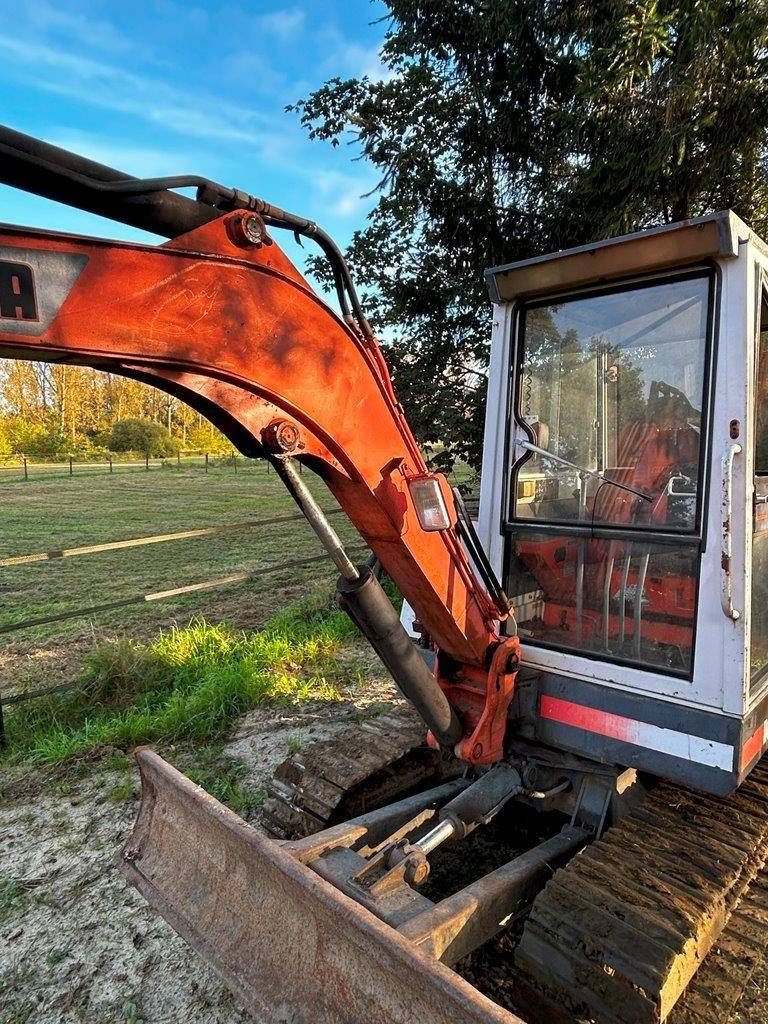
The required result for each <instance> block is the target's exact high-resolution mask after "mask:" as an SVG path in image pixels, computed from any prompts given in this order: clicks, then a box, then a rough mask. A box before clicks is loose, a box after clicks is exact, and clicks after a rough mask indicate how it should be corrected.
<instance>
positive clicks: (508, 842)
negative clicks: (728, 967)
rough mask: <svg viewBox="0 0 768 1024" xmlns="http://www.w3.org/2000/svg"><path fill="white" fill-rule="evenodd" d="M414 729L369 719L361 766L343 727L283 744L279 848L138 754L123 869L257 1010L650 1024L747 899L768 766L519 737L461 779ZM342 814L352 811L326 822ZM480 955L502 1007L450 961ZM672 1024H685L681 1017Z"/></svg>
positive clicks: (758, 861) (762, 854) (266, 1014)
mask: <svg viewBox="0 0 768 1024" xmlns="http://www.w3.org/2000/svg"><path fill="white" fill-rule="evenodd" d="M418 728H419V726H418V720H417V719H416V717H415V715H414V714H413V713H412V712H411V711H400V712H397V711H396V712H393V713H390V714H387V715H385V716H383V721H380V722H378V723H377V722H376V720H374V721H373V722H372V723H370V728H369V730H368V736H367V739H368V740H375V739H376V737H377V735H378V737H379V738H383V737H385V736H386V737H387V742H385V743H381V744H379V745H378V756H375V755H374V754H373V753H372V751H373V750H374V749H376V748H377V745H376V744H375V743H368V744H367V746H366V749H367V751H368V754H367V758H366V759H364V760H363V761H362V762H361V761H360V759H359V757H358V756H357V755H358V750H357V747H356V745H355V741H356V740H357V743H358V744H359V737H360V733H359V728H358V729H351V728H350V729H347V730H343V731H342V732H341V733H340V734H338V735H337V736H336V737H335V738H333V739H332V740H325V741H319V742H317V743H315V744H310V745H309V746H307V747H305V748H304V749H303V750H302V751H301V752H300V753H298V754H294V755H293V756H292V757H290V758H289V759H288V760H287V761H286V762H284V764H283V765H281V766H280V767H279V768H278V770H277V772H276V775H275V779H274V780H273V782H272V783H271V784H270V786H269V792H270V796H269V799H268V800H267V803H266V805H265V808H264V819H263V823H264V824H265V826H266V827H267V829H268V830H270V831H271V832H272V833H273V834H278V835H280V836H281V837H285V836H287V835H290V836H291V837H292V838H291V839H287V840H286V839H285V838H281V840H280V841H279V842H277V843H275V842H267V841H265V840H264V839H263V838H262V837H261V836H260V835H259V834H258V833H257V832H256V831H255V830H253V829H252V828H250V827H249V826H247V825H245V824H244V823H243V822H242V821H240V820H239V819H237V818H236V817H235V816H234V815H232V814H231V813H230V812H228V811H227V810H226V809H225V808H223V807H221V806H220V805H218V804H217V803H216V802H215V801H214V800H213V799H212V798H211V797H209V796H207V794H205V793H202V792H201V791H200V790H199V789H197V788H196V787H193V786H191V785H190V784H189V783H188V781H187V780H186V779H185V778H184V777H183V776H181V775H180V774H179V773H177V772H176V771H175V770H174V769H173V768H171V767H170V766H169V765H167V764H166V763H165V762H164V761H162V759H160V758H159V757H158V756H157V755H156V754H154V753H152V752H151V751H148V750H146V751H142V752H140V753H139V755H138V756H139V764H140V767H141V771H142V783H143V787H142V792H143V798H142V808H141V812H140V814H139V819H138V822H137V826H136V830H135V833H134V836H133V837H132V839H131V840H130V841H129V843H128V846H127V847H126V850H125V852H124V858H123V870H124V872H125V873H126V875H127V877H128V878H129V879H130V880H131V881H132V882H134V884H136V885H137V886H138V887H139V888H140V889H141V891H142V892H143V893H144V894H145V896H146V897H147V898H148V899H149V900H150V902H151V903H153V905H155V906H156V907H157V909H158V910H160V912H161V913H162V914H163V915H164V916H166V917H168V919H169V920H171V921H172V923H173V924H174V926H175V927H177V928H178V930H180V931H181V933H182V934H184V935H185V936H186V937H187V939H188V940H189V941H190V942H191V943H192V945H194V946H195V947H196V948H197V949H199V950H201V951H202V952H204V954H205V955H206V956H207V957H209V958H211V959H213V960H214V962H215V963H216V965H217V967H218V968H219V970H220V971H221V973H222V975H223V976H224V978H225V980H227V981H228V983H229V984H230V985H231V986H232V987H233V989H234V991H235V992H236V993H237V994H238V996H239V998H240V1000H241V1001H242V1002H243V1004H244V1005H245V1006H246V1007H249V1008H250V1009H251V1010H252V1011H253V1012H255V1013H256V1014H257V1015H259V1016H260V1017H261V1018H262V1019H264V1020H274V1021H296V1022H300V1021H305V1020H306V1021H310V1020H311V1021H328V1022H331V1021H339V1020H348V1021H350V1022H351V1021H359V1020H363V1019H368V1018H369V1016H373V1015H378V1016H379V1017H381V1016H383V1018H384V1019H387V1020H393V1021H399V1020H403V1021H405V1020H414V1019H420V1020H423V1021H428V1022H429V1024H431V1022H432V1021H441V1020H446V1021H448V1020H451V1021H455V1020H467V1021H473V1022H479V1021H491V1020H493V1021H499V1022H500V1021H504V1022H506V1024H510V1022H512V1021H514V1020H516V1019H519V1018H517V1017H516V1016H514V1015H513V1014H514V1013H523V1014H525V1017H526V1019H529V1020H538V1019H546V1020H551V1019H552V1020H556V1019H562V1020H574V1019H577V1020H581V1019H590V1020H594V1021H596V1022H599V1024H645V1022H648V1024H651V1022H657V1021H663V1020H666V1019H667V1018H668V1017H669V1015H670V1014H671V1013H672V1011H673V1008H675V1006H676V1004H678V1000H679V999H680V997H681V995H682V994H683V993H684V992H685V991H686V988H687V987H688V985H689V983H690V982H691V980H692V979H693V978H694V976H695V975H696V972H697V971H698V970H699V968H700V967H701V965H702V963H704V962H705V958H706V957H707V955H708V954H709V953H710V950H712V948H713V947H714V946H715V945H716V944H717V943H718V940H719V939H720V937H721V936H723V935H724V933H725V934H727V928H728V925H729V921H731V920H732V915H734V914H736V915H738V914H739V912H740V910H741V909H742V908H743V907H745V906H747V905H748V903H749V901H750V900H754V899H755V898H757V899H758V901H760V899H762V898H763V897H762V896H761V891H762V890H761V889H760V883H759V882H758V884H757V887H756V889H751V888H750V886H751V883H752V882H753V881H754V880H755V878H756V876H758V874H759V872H760V870H761V868H762V866H763V865H764V863H765V861H766V858H767V857H768V822H766V821H765V815H764V813H763V806H764V800H765V797H766V795H767V794H768V766H765V767H763V766H762V765H761V766H758V768H757V769H756V770H755V771H754V772H753V774H752V776H751V777H750V780H749V782H748V783H747V784H745V785H744V786H743V787H742V788H741V789H740V790H739V792H738V794H737V795H736V796H735V797H731V798H728V799H725V798H721V797H716V796H707V795H704V794H697V793H693V792H691V791H688V790H685V789H683V788H681V787H677V786H673V785H671V784H669V783H660V784H656V785H654V784H653V783H649V785H646V784H644V781H643V780H640V779H638V777H637V774H636V772H634V771H632V770H624V771H617V770H615V769H612V768H607V767H605V766H600V765H597V764H594V763H593V764H589V763H588V762H586V761H584V760H583V759H580V758H576V757H574V756H568V755H563V754H562V753H560V752H556V751H551V750H546V749H545V748H535V747H534V746H533V745H525V744H521V745H520V747H519V749H517V750H516V751H515V752H510V754H509V757H508V760H507V761H505V762H503V763H502V764H499V765H496V766H495V767H493V768H490V769H487V770H482V771H475V772H474V773H468V772H463V773H461V774H459V773H458V769H459V767H460V766H459V764H458V762H456V761H454V760H453V759H446V758H445V757H441V756H440V755H439V754H437V752H435V751H434V750H431V749H430V748H429V747H428V746H426V745H425V744H424V743H419V742H415V743H413V745H412V746H410V747H409V749H407V750H406V749H404V747H405V744H406V742H407V741H408V740H409V739H410V740H414V739H415V737H416V736H417V735H418ZM355 766H356V767H355ZM329 776H330V778H329ZM344 776H346V778H347V779H348V782H349V785H348V787H346V788H345V787H344V785H343V784H340V783H341V780H342V778H343V777H344ZM287 780H291V781H287ZM414 790H415V792H413V791H414ZM404 791H411V792H410V793H409V795H407V796H400V798H399V799H395V800H394V802H387V795H388V796H389V797H390V798H391V797H393V796H398V795H400V794H402V793H403V792H404ZM353 807H357V809H358V810H360V809H361V808H367V809H366V810H363V811H362V813H359V814H357V815H356V816H353V817H351V818H348V819H347V820H339V819H340V817H341V815H342V814H343V812H344V809H345V808H347V809H351V808H353ZM185 836H186V837H187V838H186V839H184V837H185ZM182 845H185V846H186V847H188V849H189V854H190V855H189V859H187V858H186V857H185V856H184V855H183V854H181V846H182ZM211 873H213V876H214V877H215V878H216V882H215V883H214V884H212V879H211ZM764 916H765V919H766V924H768V915H765V914H764ZM235 921H237V922H239V923H238V925H237V928H235ZM498 936H503V938H502V939H501V941H500V942H499V941H498V940H497V937H498ZM494 940H497V941H496V942H495V944H494ZM369 941H370V942H375V943H376V951H375V952H374V950H373V948H372V947H371V946H369ZM381 943H383V947H382V946H381V945H380V944H381ZM285 948H290V949H291V950H293V951H294V953H295V960H294V959H292V965H291V970H290V971H289V972H288V974H286V973H285V971H281V970H280V969H279V967H278V962H283V961H282V958H281V956H280V953H279V951H280V949H285ZM382 949H383V950H384V952H382ZM489 949H493V950H494V952H493V954H492V955H491V954H488V952H487V950H489ZM489 955H491V956H492V963H493V971H492V975H493V977H494V979H495V981H494V982H493V984H491V986H490V989H489V991H490V992H491V993H492V994H493V995H494V996H495V997H496V999H498V1000H499V1001H500V1002H501V1003H502V1006H505V1007H508V1009H503V1008H502V1007H499V1006H495V1005H494V1004H493V1003H490V1002H489V1001H488V1000H486V999H485V998H483V997H480V996H479V995H478V993H477V991H476V990H471V991H472V992H473V994H472V996H471V999H470V998H469V997H468V994H467V987H466V984H465V982H464V981H463V979H462V974H466V975H467V976H468V977H469V978H471V979H472V980H473V981H474V982H477V981H478V979H477V977H476V974H477V972H478V966H477V965H478V963H480V962H481V961H482V958H483V957H484V956H485V957H486V959H487V958H488V957H489ZM273 956H274V957H275V958H276V959H275V962H274V963H272V961H271V959H270V958H271V957H273ZM478 958H479V959H478ZM449 967H454V968H456V970H457V971H458V973H456V971H449V970H447V968H449ZM382 971H383V974H382V973H381V972H382ZM270 972H273V973H270ZM335 972H340V973H338V974H336V973H335ZM393 972H394V974H395V975H396V978H397V983H396V984H393V983H392V977H391V976H392V974H393ZM342 973H343V978H342ZM710 973H712V974H713V975H714V979H715V983H717V979H718V969H717V965H716V964H715V965H713V968H712V971H711V972H710ZM723 973H724V972H723V969H722V967H720V970H719V975H723ZM727 973H728V977H729V984H730V988H731V992H730V997H731V1001H733V998H734V996H735V994H736V991H738V992H740V991H741V988H740V987H739V983H738V981H737V976H738V972H736V975H734V974H733V971H729V972H727ZM742 973H744V972H743V971H742ZM256 977H258V978H259V982H258V985H257V984H256V983H255V980H254V979H255V978H256ZM265 977H272V982H271V983H270V984H269V985H268V986H266V987H265V985H264V979H265ZM387 977H390V981H389V982H387V981H386V978H387ZM321 979H322V996H321V995H320V992H319V987H320V980H321ZM746 980H747V979H746V977H744V978H743V979H742V981H743V983H744V984H746ZM314 985H317V986H318V988H317V989H315V990H314V993H313V995H312V997H311V998H310V997H309V994H308V993H309V989H310V988H312V987H313V986H314ZM481 987H482V985H481ZM722 987H723V984H722V978H721V979H720V988H721V989H722ZM266 991H269V992H271V993H274V996H275V999H274V1005H272V1004H270V1005H265V1004H263V1003H262V1002H261V1001H260V999H261V998H262V997H260V996H258V995H257V992H260V993H262V994H263V993H264V992H266ZM692 992H693V993H694V994H695V987H694V989H692ZM419 999H422V1000H426V1002H425V1003H424V1005H423V1006H421V1008H420V1010H419V1016H418V1017H415V1016H414V1013H415V1010H414V1007H415V1006H417V1005H419V1003H418V1000H419ZM694 1002H695V999H694ZM288 1005H290V1006H291V1007H293V1010H291V1011H290V1012H291V1014H293V1015H292V1016H291V1015H287V1016H286V1014H287V1013H288V1011H287V1010H284V1009H283V1007H284V1006H288ZM296 1007H306V1009H305V1010H297V1009H296ZM692 1013H693V1014H694V1015H693V1016H691V1014H692ZM542 1015H544V1016H542ZM671 1019H673V1020H680V1021H689V1022H690V1024H695V1022H696V1017H695V1011H694V1010H688V1009H687V1008H686V1006H685V1004H683V1005H681V1006H680V1005H679V1006H678V1008H677V1010H676V1011H675V1016H674V1017H673V1018H671Z"/></svg>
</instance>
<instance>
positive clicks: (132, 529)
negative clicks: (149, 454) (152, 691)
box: [0, 461, 359, 693]
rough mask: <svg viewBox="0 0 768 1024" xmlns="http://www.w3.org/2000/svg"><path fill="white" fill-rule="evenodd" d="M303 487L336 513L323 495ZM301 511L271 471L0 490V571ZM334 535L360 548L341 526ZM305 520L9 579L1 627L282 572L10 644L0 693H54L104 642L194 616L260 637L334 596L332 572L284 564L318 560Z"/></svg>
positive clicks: (174, 473)
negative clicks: (278, 620) (286, 609)
mask: <svg viewBox="0 0 768 1024" xmlns="http://www.w3.org/2000/svg"><path fill="white" fill-rule="evenodd" d="M305 480H306V481H307V483H309V484H310V486H311V488H312V490H313V491H314V492H315V494H316V496H317V497H318V499H319V500H320V502H321V504H322V505H323V506H324V507H326V508H329V507H332V506H334V505H335V502H334V501H333V499H332V497H331V495H330V494H329V493H328V492H327V491H326V489H325V487H324V486H323V485H322V483H320V482H319V481H317V480H316V478H314V477H313V476H312V474H309V473H305ZM292 511H294V506H293V504H292V502H291V500H290V498H289V497H288V496H287V494H286V493H285V490H284V488H283V486H282V484H281V483H280V481H279V480H278V478H277V477H276V476H275V474H274V473H272V472H271V473H269V474H268V473H267V472H266V465H265V464H264V463H245V462H244V461H243V462H242V463H241V465H240V467H239V471H238V472H237V473H234V472H233V470H232V469H231V468H227V469H213V468H212V469H211V471H210V472H209V473H208V474H207V475H205V474H204V473H203V472H202V471H201V469H199V468H194V469H192V468H182V469H181V471H178V470H176V469H175V468H167V469H164V470H154V471H152V472H149V473H146V472H134V471H131V472H124V473H115V474H114V475H112V476H110V475H109V474H106V473H94V474H92V475H91V474H87V475H85V474H81V475H78V474H76V475H75V476H74V477H73V478H69V477H68V476H51V477H46V478H40V479H38V480H34V479H30V480H29V481H28V482H24V481H18V482H13V483H7V482H6V483H5V484H3V485H2V486H1V487H0V559H2V558H6V557H10V556H16V555H24V554H32V553H35V552H38V551H46V550H51V549H58V548H67V547H79V546H84V545H88V544H98V543H104V542H108V541H112V540H123V539H129V538H133V537H141V536H148V535H151V534H159V533H171V532H179V531H183V530H191V529H198V528H201V527H206V526H213V525H219V524H231V523H241V522H244V521H246V520H251V519H258V518H262V517H266V516H272V515H277V514H282V513H287V512H292ZM333 522H334V524H335V525H336V528H337V529H338V530H339V532H340V533H341V534H342V536H344V537H345V539H347V540H348V541H350V543H351V544H359V539H357V538H356V534H355V531H354V530H353V528H352V527H351V526H350V525H349V524H348V522H347V521H346V519H345V517H344V516H343V515H339V516H336V517H334V519H333ZM320 551H321V549H320V546H319V543H318V542H317V540H316V539H315V537H314V535H313V534H312V532H311V531H310V529H309V527H308V526H307V525H306V524H305V523H304V522H303V521H301V520H298V521H295V522H290V523H282V524H274V525H272V526H267V527H258V528H247V529H243V530H236V531H230V532H227V533H223V534H218V535H214V536H208V537H201V538H195V539H190V540H183V541H176V542H167V543H162V544H156V545H149V546H146V547H139V548H131V549H127V550H122V551H113V552H103V553H97V554H92V555H84V556H79V557H74V558H66V559H57V560H55V561H47V562H39V563H34V564H27V565H18V566H7V567H0V624H2V625H5V624H11V623H14V622H19V621H21V620H23V619H27V618H32V617H43V616H47V615H50V614H56V613H59V612H64V611H69V610H74V609H78V608H87V607H88V606H89V605H95V604H102V603H106V602H109V601H118V600H120V599H122V598H126V597H130V596H132V595H134V594H143V593H147V592H156V591H161V590H169V589H173V588H175V587H178V586H184V585H187V584H191V583H198V582H203V581H206V580H210V579H215V578H218V577H221V576H227V575H231V574H234V573H238V572H246V571H251V570H256V569H258V568H259V567H261V566H265V565H268V566H278V567H281V568H280V569H279V571H277V572H275V573H273V574H270V575H267V576H265V577H264V578H263V579H261V580H255V581H252V582H250V581H249V582H247V583H242V584H237V585H235V586H230V587H227V588H222V589H220V590H214V591H208V592H203V593H200V594H193V595H185V596H183V597H178V598H172V599H170V600H166V601H159V602H156V603H152V604H144V605H139V606H137V607H129V608H126V609H120V610H114V611H111V612H108V613H106V614H98V615H93V616H90V617H88V616H86V617H84V618H82V619H73V620H68V621H65V622H62V623H54V624H51V625H47V626H38V627H34V628H31V629H26V630H24V631H22V632H17V633H11V634H6V635H3V636H0V685H2V687H3V689H4V690H5V692H6V693H7V692H8V691H9V690H16V689H19V688H21V689H25V688H29V687H36V686H40V685H49V684H50V685H55V684H57V683H59V682H62V681H65V680H66V679H68V678H71V677H73V676H74V675H76V674H77V672H78V671H79V669H80V667H81V665H82V661H83V658H84V656H85V655H86V654H87V652H88V651H89V650H91V649H92V648H93V647H94V646H97V645H98V644H99V643H100V642H102V641H103V640H104V639H112V638H114V637H118V636H123V635H128V636H134V637H149V636H152V635H154V634H156V633H157V632H158V631H159V630H160V629H162V628H165V627H168V626H170V625H173V624H177V623H179V624H182V625H184V624H186V622H187V621H189V619H190V618H191V617H193V616H203V617H205V618H206V619H207V620H208V621H209V622H213V623H216V622H219V621H221V620H225V621H229V622H231V623H233V624H234V625H235V626H237V627H241V628H242V627H245V628H255V627H257V626H260V625H261V624H262V623H263V622H264V621H265V620H266V619H267V618H269V617H270V616H271V615H273V614H274V613H275V612H276V611H278V610H279V609H280V608H281V607H282V606H283V605H284V604H285V603H287V602H288V601H291V600H295V599H296V598H297V597H299V596H301V594H302V593H304V592H306V591H307V590H311V589H313V588H317V587H318V586H323V587H325V588H330V587H331V586H332V584H333V571H332V568H329V567H328V565H327V564H326V563H325V562H320V563H317V564H315V565H313V566H310V567H305V568H303V569H300V570H295V571H291V570H286V569H284V568H282V566H284V564H285V563H287V562H289V561H292V560H294V559H300V558H305V557H308V556H311V555H316V554H319V553H320Z"/></svg>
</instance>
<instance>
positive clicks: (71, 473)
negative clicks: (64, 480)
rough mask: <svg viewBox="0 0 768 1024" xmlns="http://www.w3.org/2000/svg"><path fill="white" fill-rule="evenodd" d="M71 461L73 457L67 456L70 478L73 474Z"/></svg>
mask: <svg viewBox="0 0 768 1024" xmlns="http://www.w3.org/2000/svg"><path fill="white" fill-rule="evenodd" d="M72 460H73V456H72V455H70V456H69V475H70V476H72V475H73V473H74V466H73V461H72Z"/></svg>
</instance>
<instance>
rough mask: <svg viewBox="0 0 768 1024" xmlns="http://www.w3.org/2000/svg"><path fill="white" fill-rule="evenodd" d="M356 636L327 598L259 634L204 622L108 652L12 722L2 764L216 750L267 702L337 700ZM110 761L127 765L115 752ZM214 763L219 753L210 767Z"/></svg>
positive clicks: (100, 651) (21, 709) (292, 611)
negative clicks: (343, 652)
mask: <svg viewBox="0 0 768 1024" xmlns="http://www.w3.org/2000/svg"><path fill="white" fill-rule="evenodd" d="M353 636H355V628H354V626H353V625H352V624H351V622H350V621H349V619H348V618H347V616H346V615H345V614H344V613H343V612H342V611H340V610H338V609H337V608H335V607H333V606H332V605H331V603H330V601H329V599H328V598H323V599H322V600H320V599H318V598H317V597H315V598H310V599H306V600H304V601H302V602H299V603H298V604H296V605H294V606H293V607H291V608H289V609H287V610H285V611H283V612H281V613H280V614H278V615H276V616H274V617H273V618H272V619H271V620H269V621H268V622H267V623H266V624H265V626H264V627H263V628H262V629H261V630H259V631H258V632H255V633H244V632H238V631H236V630H234V629H232V628H231V627H229V626H227V625H218V626H212V625H209V624H208V623H206V622H204V621H202V620H197V621H195V622H193V623H191V624H190V625H189V626H187V627H186V628H172V629H170V630H169V631H167V632H163V633H161V634H160V635H158V636H157V637H156V638H154V639H153V640H150V641H149V642H140V641H136V640H128V639H123V640H121V641H117V642H112V643H107V644H104V645H102V646H100V647H98V648H97V649H96V650H95V651H93V652H92V653H91V654H90V655H89V656H88V657H87V658H86V663H85V666H84V669H83V671H82V673H81V675H80V678H79V680H78V684H77V686H76V688H75V689H74V690H72V691H70V692H63V693H57V694H52V695H50V696H48V697H42V698H38V699H36V700H32V701H29V702H27V703H24V704H21V705H19V706H18V707H17V710H15V711H14V712H13V713H12V714H10V715H8V717H7V721H6V735H7V747H6V749H5V751H4V752H3V753H2V755H0V764H2V763H3V762H5V763H6V764H8V765H15V764H19V763H27V764H44V765H60V764H62V763H65V762H69V761H72V760H73V759H77V758H82V757H84V756H86V755H89V754H92V753H93V752H94V751H98V750H100V749H102V748H105V747H109V748H121V749H129V748H132V747H134V746H136V745H138V744H141V743H150V742H151V743H164V742H166V743H167V742H178V741H191V742H194V743H196V744H203V745H210V744H211V743H215V742H216V741H217V740H222V739H223V738H224V736H225V735H226V734H227V731H228V730H229V728H230V726H231V725H232V723H233V721H234V720H235V719H236V718H237V717H238V716H239V715H241V714H243V713H244V712H245V711H247V710H249V709H250V708H253V707H256V706H258V705H259V704H262V703H263V702H265V701H282V702H293V701H299V700H304V699H307V698H314V699H318V698H319V699H335V698H336V697H337V696H338V687H339V686H340V685H344V684H347V683H349V682H350V677H353V678H354V676H355V674H356V672H357V669H356V667H355V663H354V661H350V660H349V659H338V658H337V654H338V652H339V649H340V647H341V645H342V644H343V643H345V642H346V641H347V640H349V639H351V638H352V637H353ZM109 756H110V759H112V760H115V759H116V757H117V759H118V762H119V757H120V755H115V753H114V750H112V751H111V752H110V755H109ZM214 761H215V748H214V753H213V754H212V755H211V756H210V758H209V767H210V766H211V765H212V764H213V763H214ZM115 766H116V767H119V763H118V764H117V765H115ZM220 768H221V765H220V764H218V765H217V766H216V769H217V773H218V774H219V775H221V771H220ZM205 770H206V768H205V763H204V761H203V763H202V767H201V768H200V771H201V772H204V771H205ZM237 775H238V769H237V767H236V766H233V767H232V769H231V775H230V777H229V778H223V777H222V781H221V786H222V787H224V789H225V790H228V791H229V792H228V793H227V795H228V796H229V798H230V800H233V801H235V802H237V800H238V799H239V798H238V796H237ZM200 781H201V784H204V782H203V780H202V779H201V780H200ZM243 799H245V797H243ZM226 802H230V801H229V800H227V801H226Z"/></svg>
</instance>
